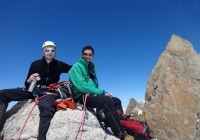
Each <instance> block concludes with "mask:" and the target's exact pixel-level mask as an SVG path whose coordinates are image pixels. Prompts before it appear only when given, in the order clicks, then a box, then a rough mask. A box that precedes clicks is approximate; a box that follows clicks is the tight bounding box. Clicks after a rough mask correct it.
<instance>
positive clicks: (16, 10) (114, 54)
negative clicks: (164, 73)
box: [0, 0, 200, 107]
mask: <svg viewBox="0 0 200 140" xmlns="http://www.w3.org/2000/svg"><path fill="white" fill-rule="evenodd" d="M0 18H1V19H0V21H1V22H0V43H1V45H0V46H1V47H0V48H1V51H0V57H1V59H0V64H1V69H0V76H1V84H0V89H5V88H15V87H23V86H24V80H25V78H26V75H27V72H28V69H29V66H30V64H31V62H32V61H34V60H36V59H39V58H41V57H42V53H41V45H42V43H43V42H44V41H46V40H52V41H54V42H55V44H56V45H57V56H56V58H57V59H58V60H62V61H64V62H66V63H69V64H74V63H75V62H76V61H77V60H78V59H79V57H80V54H81V49H82V47H83V46H85V45H92V46H93V47H94V49H95V56H94V60H93V62H94V63H95V64H96V67H97V76H98V78H99V83H100V88H101V89H104V90H106V91H110V92H112V93H113V95H114V96H117V97H119V98H120V99H121V100H122V102H123V106H124V107H126V106H127V104H128V102H129V99H130V98H135V99H136V100H137V101H141V100H143V99H144V96H145V91H146V84H147V80H148V78H149V76H150V74H151V72H152V70H153V68H154V66H155V65H156V63H157V60H158V58H159V56H160V55H161V53H162V52H163V51H164V50H165V47H166V45H167V43H168V42H169V40H170V38H171V35H172V34H177V35H180V36H181V37H183V38H185V39H187V40H189V41H190V42H191V43H192V44H193V47H194V49H195V50H196V51H197V52H199V51H200V26H199V25H200V1H199V0H57V1H56V0H34V1H27V0H17V1H14V0H13V1H11V0H7V1H5V0H4V1H3V0H1V2H0ZM66 79H68V75H67V74H63V75H62V77H61V81H62V80H66Z"/></svg>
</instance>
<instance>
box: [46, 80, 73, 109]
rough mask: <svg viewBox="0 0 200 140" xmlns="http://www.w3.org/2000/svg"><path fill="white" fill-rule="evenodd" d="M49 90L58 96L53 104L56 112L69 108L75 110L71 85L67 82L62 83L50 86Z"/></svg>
mask: <svg viewBox="0 0 200 140" xmlns="http://www.w3.org/2000/svg"><path fill="white" fill-rule="evenodd" d="M49 89H50V90H51V91H52V92H53V93H56V94H57V95H58V96H59V99H57V100H56V101H55V103H54V105H55V106H56V108H57V110H60V109H64V110H65V109H67V108H70V109H72V110H74V109H75V108H76V103H75V102H74V100H73V96H72V91H71V84H70V83H69V82H68V81H63V82H59V83H55V84H51V85H50V86H49Z"/></svg>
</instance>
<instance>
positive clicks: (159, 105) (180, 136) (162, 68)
mask: <svg viewBox="0 0 200 140" xmlns="http://www.w3.org/2000/svg"><path fill="white" fill-rule="evenodd" d="M142 117H143V118H142V119H143V121H147V123H148V125H149V127H150V129H151V134H152V136H153V137H156V138H157V139H158V140H200V126H199V119H200V56H199V54H198V53H197V52H196V51H195V50H194V49H193V46H192V44H191V43H190V42H189V41H187V40H185V39H183V38H181V37H180V36H177V35H172V37H171V39H170V41H169V43H168V44H167V47H166V49H165V50H164V52H163V53H162V54H161V56H160V58H159V60H158V62H157V64H156V66H155V67H154V69H153V71H152V73H151V75H150V77H149V79H148V82H147V87H146V94H145V104H144V108H143V116H142Z"/></svg>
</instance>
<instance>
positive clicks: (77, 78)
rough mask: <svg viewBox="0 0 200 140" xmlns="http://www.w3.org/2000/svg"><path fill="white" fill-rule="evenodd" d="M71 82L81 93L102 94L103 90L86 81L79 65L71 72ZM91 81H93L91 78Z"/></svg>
mask: <svg viewBox="0 0 200 140" xmlns="http://www.w3.org/2000/svg"><path fill="white" fill-rule="evenodd" d="M69 78H70V82H72V84H73V88H75V89H76V90H77V91H78V92H80V93H89V94H102V93H103V90H101V89H99V88H97V87H96V86H95V85H94V83H93V82H91V81H86V78H85V77H84V75H83V74H82V71H81V68H80V67H79V66H78V65H74V66H73V67H72V68H71V70H70V71H69ZM89 80H92V79H90V78H89Z"/></svg>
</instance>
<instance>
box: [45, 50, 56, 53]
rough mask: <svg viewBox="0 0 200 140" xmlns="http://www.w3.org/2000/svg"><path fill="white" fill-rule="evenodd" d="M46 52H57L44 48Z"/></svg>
mask: <svg viewBox="0 0 200 140" xmlns="http://www.w3.org/2000/svg"><path fill="white" fill-rule="evenodd" d="M44 51H45V52H52V53H54V52H55V50H44Z"/></svg>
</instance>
